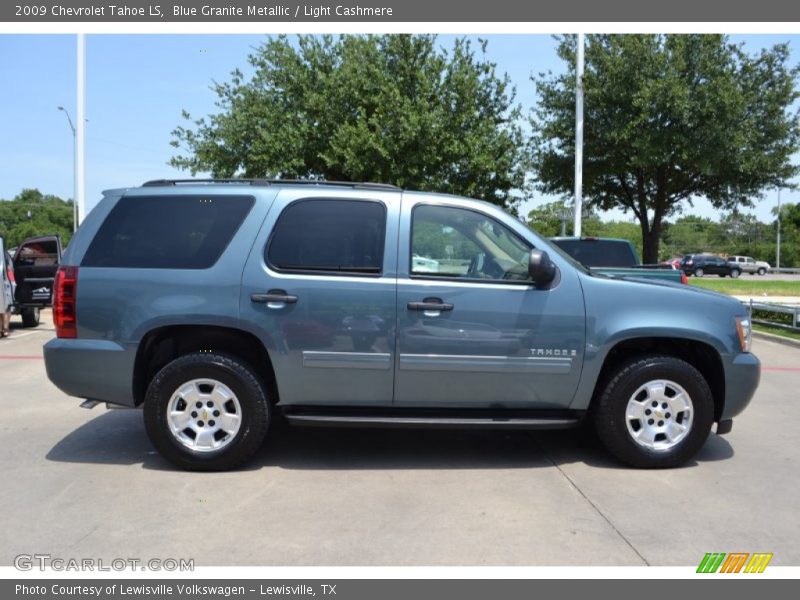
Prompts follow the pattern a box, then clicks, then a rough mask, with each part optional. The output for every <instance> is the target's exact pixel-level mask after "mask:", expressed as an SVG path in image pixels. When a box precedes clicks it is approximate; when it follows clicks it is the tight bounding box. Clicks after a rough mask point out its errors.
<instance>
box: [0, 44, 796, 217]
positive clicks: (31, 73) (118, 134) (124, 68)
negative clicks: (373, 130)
mask: <svg viewBox="0 0 800 600" xmlns="http://www.w3.org/2000/svg"><path fill="white" fill-rule="evenodd" d="M481 37H484V38H485V39H487V40H488V46H487V54H488V58H489V59H490V60H492V61H494V62H496V63H497V67H498V71H499V72H501V73H502V72H506V73H508V74H509V76H510V78H511V80H512V83H513V84H514V85H515V87H516V89H517V101H519V102H520V103H521V104H522V106H523V109H524V110H525V112H526V113H527V112H528V109H529V108H530V107H532V106H533V105H534V104H535V102H536V93H535V89H534V86H533V83H532V82H531V81H530V76H531V74H538V73H540V72H546V71H553V72H561V71H562V70H564V68H565V66H564V64H563V63H562V62H561V60H560V59H559V58H558V57H557V56H556V42H555V40H553V38H552V37H551V36H549V35H519V34H515V35H489V36H481ZM264 39H265V36H256V35H242V34H235V35H188V34H186V35H180V34H177V35H144V34H131V35H87V37H86V117H87V123H86V203H87V209H91V208H92V207H93V206H94V205H95V204H96V203H97V202H98V201H99V200H100V198H101V196H102V194H101V192H102V190H104V189H109V188H117V187H130V186H137V185H140V184H141V183H143V182H145V181H147V180H149V179H160V178H170V177H172V178H176V177H177V178H182V177H183V178H185V177H189V176H190V174H189V173H188V172H186V171H179V170H176V169H173V168H172V167H170V166H169V165H168V164H167V162H168V161H169V159H170V157H171V156H173V154H174V151H175V149H174V148H172V147H171V146H170V145H169V142H170V140H171V139H172V136H171V134H170V132H171V131H172V130H173V129H174V128H175V127H176V126H178V125H182V124H185V121H184V120H183V119H182V118H181V111H182V110H183V109H185V110H187V111H189V112H190V113H191V114H192V116H194V117H201V116H205V115H208V114H211V113H214V112H216V111H217V110H216V107H215V105H214V102H215V100H216V95H215V94H214V92H213V91H211V89H210V85H211V83H212V81H226V80H228V79H229V78H230V72H231V71H232V70H233V69H235V68H240V69H241V70H242V71H244V73H245V74H247V73H249V72H250V71H249V68H248V67H249V65H248V64H247V61H246V57H247V55H248V54H249V53H250V52H252V50H253V49H254V48H255V47H256V46H258V45H259V44H260V43H261V42H262V41H263V40H264ZM453 39H454V36H452V35H442V36H440V37H439V43H440V44H441V45H443V46H445V47H450V46H452V42H453ZM731 39H732V41H734V42H743V43H744V44H745V48H746V50H748V51H749V52H751V53H755V52H757V51H759V50H760V49H761V48H765V47H769V46H772V45H774V44H775V43H779V42H785V41H788V42H789V43H790V48H791V52H792V58H791V61H792V63H793V64H798V63H800V36H798V35H794V36H791V35H745V36H731ZM75 62H76V36H75V35H7V34H3V35H0V90H2V95H0V198H3V199H9V198H13V197H14V196H15V195H17V194H18V193H19V192H20V191H21V190H22V189H23V188H38V189H39V190H40V191H42V192H43V193H46V194H55V195H58V196H61V197H63V198H71V197H72V196H73V190H74V184H73V157H74V154H73V136H72V132H71V130H70V128H69V124H68V122H67V118H66V115H65V113H64V112H61V111H59V110H58V106H63V107H64V108H65V109H66V110H67V111H68V112H69V114H70V115H71V117H72V119H73V120H74V119H75V114H76V109H75V104H76V98H75V97H76V83H75V82H76V76H75ZM798 158H799V159H800V157H798ZM553 199H554V198H552V197H544V196H541V195H535V196H534V197H533V198H532V199H531V200H529V201H528V202H526V203H525V204H524V205H523V207H522V210H521V211H520V212H522V213H523V214H525V213H526V212H527V211H528V210H530V208H532V207H533V206H536V205H539V204H542V203H544V202H547V201H552V200H553ZM776 201H777V192H775V191H770V192H767V193H766V195H765V198H764V199H763V200H761V201H760V202H759V203H758V204H757V206H756V208H755V209H753V210H751V211H744V212H752V213H754V214H755V215H756V216H757V217H758V218H759V219H761V220H763V221H770V220H772V216H771V214H770V211H771V209H772V208H773V207H775V205H776ZM781 201H782V202H800V192H798V191H794V192H792V191H789V190H783V192H782V193H781ZM687 212H691V213H692V214H696V215H700V216H705V217H711V218H715V219H716V218H718V217H719V214H718V211H715V210H714V209H713V208H712V207H711V206H710V205H709V204H708V203H707V202H705V201H703V200H700V201H698V202H696V203H695V206H694V208H692V209H689V210H688V211H687ZM606 216H607V217H609V218H618V219H623V218H624V219H631V218H632V216H631V215H624V214H623V213H621V212H618V211H613V212H612V213H607V215H606Z"/></svg>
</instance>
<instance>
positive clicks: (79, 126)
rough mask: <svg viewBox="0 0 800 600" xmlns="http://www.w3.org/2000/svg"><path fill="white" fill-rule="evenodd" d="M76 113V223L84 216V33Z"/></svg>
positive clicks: (80, 47)
mask: <svg viewBox="0 0 800 600" xmlns="http://www.w3.org/2000/svg"><path fill="white" fill-rule="evenodd" d="M76 71H77V88H78V89H77V101H78V102H77V113H78V114H77V115H76V121H77V123H75V207H76V208H75V210H76V221H77V223H78V224H80V223H81V221H83V217H84V216H86V169H85V159H86V34H83V33H79V34H78V51H77V68H76Z"/></svg>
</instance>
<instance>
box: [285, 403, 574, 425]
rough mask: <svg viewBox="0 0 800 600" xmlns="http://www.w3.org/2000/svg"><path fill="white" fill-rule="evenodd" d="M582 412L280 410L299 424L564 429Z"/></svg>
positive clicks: (287, 418) (572, 423)
mask: <svg viewBox="0 0 800 600" xmlns="http://www.w3.org/2000/svg"><path fill="white" fill-rule="evenodd" d="M584 412H585V411H550V410H547V411H545V410H543V411H511V410H509V411H483V410H443V411H433V410H415V409H394V410H385V409H384V410H374V411H366V410H355V409H353V410H348V409H341V410H336V409H324V408H316V407H314V408H309V407H303V408H302V409H300V408H295V407H287V408H285V409H283V414H284V416H285V417H286V420H287V421H288V422H289V423H290V424H292V425H297V426H302V427H376V428H452V429H568V428H570V427H576V426H577V425H579V424H580V423H581V421H582V419H583V415H584Z"/></svg>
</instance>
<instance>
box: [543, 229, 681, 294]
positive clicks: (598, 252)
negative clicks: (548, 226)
mask: <svg viewBox="0 0 800 600" xmlns="http://www.w3.org/2000/svg"><path fill="white" fill-rule="evenodd" d="M550 241H551V242H553V243H554V244H555V245H556V246H558V247H559V248H561V249H562V250H563V251H564V252H566V253H567V254H569V255H570V256H571V257H572V258H574V259H575V260H577V261H578V262H579V263H581V264H582V265H584V266H586V267H588V268H590V269H591V270H592V271H594V272H595V273H602V274H603V275H610V276H612V277H637V278H639V279H666V280H667V281H674V282H675V283H688V282H687V280H686V275H685V274H684V273H683V271H681V270H680V269H674V268H672V266H671V265H643V264H641V262H640V260H639V254H638V253H637V252H636V248H634V247H633V244H631V243H630V241H628V240H623V239H618V238H598V237H581V238H577V237H554V238H550Z"/></svg>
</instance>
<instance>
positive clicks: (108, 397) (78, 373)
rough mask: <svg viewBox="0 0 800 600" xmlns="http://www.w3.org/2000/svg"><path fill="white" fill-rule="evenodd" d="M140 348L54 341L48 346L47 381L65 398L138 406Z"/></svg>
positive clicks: (89, 342) (46, 355) (62, 340)
mask: <svg viewBox="0 0 800 600" xmlns="http://www.w3.org/2000/svg"><path fill="white" fill-rule="evenodd" d="M136 349H137V344H128V345H124V346H123V345H121V344H118V343H116V342H110V341H107V340H81V339H54V340H50V341H49V342H47V344H45V346H44V364H45V368H46V369H47V377H48V378H49V379H50V381H52V382H53V383H54V384H55V386H56V387H57V388H58V389H60V390H61V391H62V392H64V393H65V394H68V395H70V396H77V397H78V398H90V399H92V400H101V401H103V402H111V403H113V404H121V405H123V406H134V404H135V402H134V398H133V367H134V363H135V362H136Z"/></svg>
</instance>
